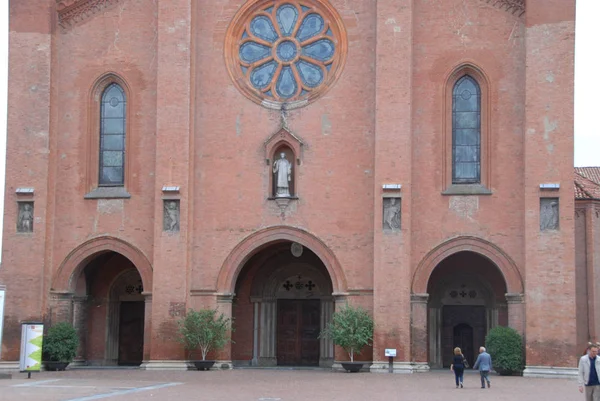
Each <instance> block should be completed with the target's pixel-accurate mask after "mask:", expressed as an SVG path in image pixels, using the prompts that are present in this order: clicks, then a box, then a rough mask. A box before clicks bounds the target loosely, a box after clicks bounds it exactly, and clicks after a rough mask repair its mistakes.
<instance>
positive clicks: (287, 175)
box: [273, 152, 292, 198]
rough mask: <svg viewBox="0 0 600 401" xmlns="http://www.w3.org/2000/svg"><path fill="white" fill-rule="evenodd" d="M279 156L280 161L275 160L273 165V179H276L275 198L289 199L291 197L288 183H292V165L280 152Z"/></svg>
mask: <svg viewBox="0 0 600 401" xmlns="http://www.w3.org/2000/svg"><path fill="white" fill-rule="evenodd" d="M280 156H281V159H279V160H276V161H275V162H274V163H273V173H274V174H275V177H274V179H277V190H276V191H275V197H277V198H289V197H290V196H291V195H290V182H291V181H292V163H290V162H289V160H287V159H286V158H285V153H283V152H281V154H280Z"/></svg>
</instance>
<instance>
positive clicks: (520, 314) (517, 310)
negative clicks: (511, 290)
mask: <svg viewBox="0 0 600 401" xmlns="http://www.w3.org/2000/svg"><path fill="white" fill-rule="evenodd" d="M506 303H507V304H508V326H509V327H512V328H513V329H515V330H517V331H518V332H519V333H521V335H522V336H524V335H525V303H524V297H523V294H506Z"/></svg>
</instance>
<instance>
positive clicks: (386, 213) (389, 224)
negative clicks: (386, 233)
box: [383, 198, 400, 231]
mask: <svg viewBox="0 0 600 401" xmlns="http://www.w3.org/2000/svg"><path fill="white" fill-rule="evenodd" d="M383 229H384V230H393V231H396V230H400V199H399V198H385V199H384V200H383Z"/></svg>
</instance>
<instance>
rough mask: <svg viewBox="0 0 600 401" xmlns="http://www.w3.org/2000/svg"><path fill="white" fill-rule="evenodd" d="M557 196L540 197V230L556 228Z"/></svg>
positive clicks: (557, 216)
mask: <svg viewBox="0 0 600 401" xmlns="http://www.w3.org/2000/svg"><path fill="white" fill-rule="evenodd" d="M558 218H559V215H558V198H541V199H540V231H550V230H558Z"/></svg>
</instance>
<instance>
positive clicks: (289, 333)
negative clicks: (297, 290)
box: [277, 299, 321, 366]
mask: <svg viewBox="0 0 600 401" xmlns="http://www.w3.org/2000/svg"><path fill="white" fill-rule="evenodd" d="M320 317H321V303H320V301H319V300H287V299H286V300H279V301H278V302H277V364H278V365H283V366H286V365H287V366H290V365H293V366H318V365H319V331H320Z"/></svg>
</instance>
